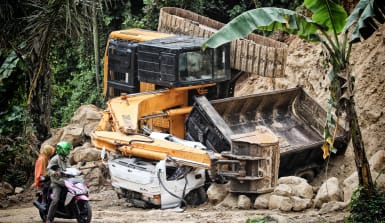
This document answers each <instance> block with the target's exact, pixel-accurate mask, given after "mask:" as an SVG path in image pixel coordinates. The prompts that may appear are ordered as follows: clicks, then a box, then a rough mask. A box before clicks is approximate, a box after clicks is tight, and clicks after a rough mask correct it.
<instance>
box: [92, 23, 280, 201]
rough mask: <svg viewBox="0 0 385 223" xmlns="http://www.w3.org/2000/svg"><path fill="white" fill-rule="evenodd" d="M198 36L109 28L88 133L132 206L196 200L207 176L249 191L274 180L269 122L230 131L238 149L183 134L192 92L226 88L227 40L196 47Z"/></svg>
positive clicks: (274, 146)
mask: <svg viewBox="0 0 385 223" xmlns="http://www.w3.org/2000/svg"><path fill="white" fill-rule="evenodd" d="M204 41H205V39H203V38H198V37H192V36H181V35H172V34H165V33H159V32H154V31H148V30H141V29H128V30H121V31H116V32H112V33H111V34H110V36H109V39H108V43H107V46H106V50H105V55H104V84H105V85H104V89H105V95H106V97H107V98H109V100H108V102H107V107H106V110H105V112H104V114H103V117H102V119H101V121H100V123H99V125H98V127H97V128H96V130H95V131H94V132H93V133H92V136H91V138H92V143H93V144H94V145H95V147H97V148H99V149H102V150H103V152H107V154H109V161H108V166H109V171H110V175H111V182H112V186H113V187H114V189H115V190H116V192H117V193H118V195H119V196H121V197H125V198H126V199H127V200H129V201H130V202H131V203H132V204H134V205H135V206H138V207H148V206H159V207H161V208H172V207H178V206H181V205H198V204H200V203H202V202H204V201H205V200H206V193H205V189H207V183H208V182H211V181H220V182H223V181H227V180H229V181H230V184H231V185H232V186H231V187H230V188H231V191H232V192H242V193H253V194H255V193H264V192H267V191H271V190H273V188H274V186H275V184H276V181H277V177H278V173H277V172H278V165H279V147H278V138H277V137H276V136H275V135H274V134H273V133H272V132H271V131H270V130H269V129H262V130H261V129H256V130H255V131H254V132H252V133H247V134H236V135H234V136H233V137H234V142H236V144H237V148H241V147H242V149H236V150H230V151H223V152H221V153H219V152H218V151H222V149H221V148H217V149H214V150H212V149H207V146H206V145H203V144H202V143H200V142H194V141H189V140H185V135H186V134H185V129H186V128H185V121H186V117H187V116H188V115H189V114H190V112H191V110H192V105H193V103H194V101H195V98H197V97H206V98H208V99H210V100H211V99H218V98H224V97H229V96H232V93H231V92H232V90H231V87H232V85H231V84H230V80H231V76H232V74H231V70H230V65H229V64H230V62H229V58H230V55H229V54H230V46H229V44H226V45H223V46H220V47H218V48H216V49H207V50H205V51H202V50H201V45H202V43H203V42H204Z"/></svg>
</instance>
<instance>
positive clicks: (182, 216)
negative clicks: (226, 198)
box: [0, 198, 347, 223]
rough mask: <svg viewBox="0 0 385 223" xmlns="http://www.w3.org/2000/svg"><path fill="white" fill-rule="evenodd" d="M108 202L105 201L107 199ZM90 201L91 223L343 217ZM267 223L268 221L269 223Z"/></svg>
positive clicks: (314, 222)
mask: <svg viewBox="0 0 385 223" xmlns="http://www.w3.org/2000/svg"><path fill="white" fill-rule="evenodd" d="M107 199H108V198H107ZM107 199H106V200H94V201H91V207H92V212H93V217H92V222H93V223H106V222H108V223H126V222H130V223H136V222H141V223H155V222H157V223H158V222H167V223H177V222H178V223H179V222H185V223H216V222H221V223H245V222H246V221H247V219H249V218H251V219H253V218H262V217H263V216H269V218H270V219H272V221H271V222H288V223H294V222H307V223H319V222H336V223H337V222H341V223H342V222H344V221H343V218H344V217H345V216H346V215H347V213H344V212H338V213H336V212H334V213H328V214H326V215H320V214H319V213H318V211H317V210H314V209H310V210H308V211H306V212H286V213H285V212H280V211H275V210H238V209H236V210H229V209H224V208H221V209H219V208H215V207H213V206H212V205H209V204H204V205H201V206H199V207H197V208H187V209H186V210H185V211H183V212H180V210H176V209H169V210H160V209H140V208H133V207H127V206H126V205H124V203H114V204H112V203H111V202H110V201H108V200H107ZM40 222H42V221H41V220H40V217H39V213H38V211H37V209H36V208H35V207H34V206H33V205H32V203H23V204H21V205H18V206H15V207H12V208H8V209H2V210H0V223H40ZM70 222H72V223H75V222H76V221H75V220H65V219H58V218H57V219H55V223H70ZM269 222H270V221H269Z"/></svg>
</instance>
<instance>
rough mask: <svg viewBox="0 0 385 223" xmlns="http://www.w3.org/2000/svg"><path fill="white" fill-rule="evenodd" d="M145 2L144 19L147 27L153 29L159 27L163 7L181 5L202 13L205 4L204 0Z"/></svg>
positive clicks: (155, 0) (153, 0)
mask: <svg viewBox="0 0 385 223" xmlns="http://www.w3.org/2000/svg"><path fill="white" fill-rule="evenodd" d="M143 3H144V5H145V6H144V8H143V12H144V16H143V19H142V21H143V23H144V26H145V27H148V28H149V29H152V30H156V29H157V26H158V18H159V12H160V9H161V8H162V7H166V6H168V7H179V8H183V9H187V10H190V11H193V12H195V13H199V14H202V11H203V5H204V4H203V3H204V2H203V0H198V1H191V0H143Z"/></svg>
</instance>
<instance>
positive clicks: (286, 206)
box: [269, 194, 293, 211]
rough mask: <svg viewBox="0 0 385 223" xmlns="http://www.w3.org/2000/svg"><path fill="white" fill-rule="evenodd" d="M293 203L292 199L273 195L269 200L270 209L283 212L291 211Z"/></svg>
mask: <svg viewBox="0 0 385 223" xmlns="http://www.w3.org/2000/svg"><path fill="white" fill-rule="evenodd" d="M292 208H293V203H292V201H291V199H290V197H284V196H280V195H275V194H273V195H271V197H270V200H269V209H279V210H281V211H291V209H292Z"/></svg>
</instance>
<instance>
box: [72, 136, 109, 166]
mask: <svg viewBox="0 0 385 223" xmlns="http://www.w3.org/2000/svg"><path fill="white" fill-rule="evenodd" d="M100 154H101V151H100V150H99V149H96V148H95V147H94V146H92V145H91V144H90V143H88V142H86V143H84V144H83V145H82V146H80V147H76V148H75V149H74V150H73V151H72V152H71V154H70V157H69V161H70V163H71V164H72V165H73V164H76V163H79V162H91V161H97V160H101V157H100Z"/></svg>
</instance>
